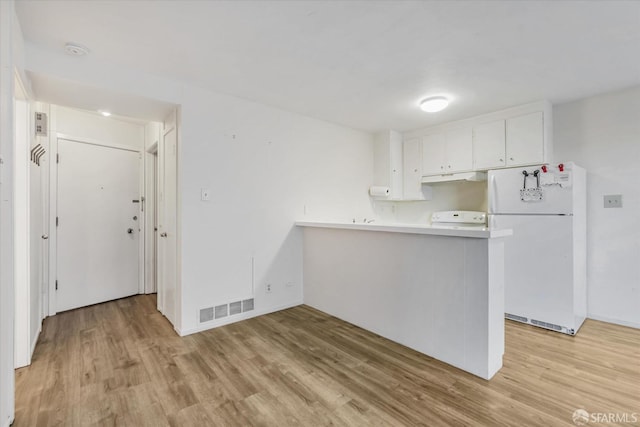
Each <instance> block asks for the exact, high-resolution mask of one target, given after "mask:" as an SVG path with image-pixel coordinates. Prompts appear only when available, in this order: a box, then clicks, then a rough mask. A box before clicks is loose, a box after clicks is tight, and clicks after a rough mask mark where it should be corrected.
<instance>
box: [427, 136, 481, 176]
mask: <svg viewBox="0 0 640 427" xmlns="http://www.w3.org/2000/svg"><path fill="white" fill-rule="evenodd" d="M471 147H472V140H471V128H463V129H452V130H447V131H444V132H439V133H434V134H432V135H426V136H424V137H423V138H422V175H425V176H428V175H442V174H448V173H454V172H463V171H469V170H471V168H472V167H473V161H472V159H473V157H472V149H471Z"/></svg>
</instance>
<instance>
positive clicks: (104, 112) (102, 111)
mask: <svg viewBox="0 0 640 427" xmlns="http://www.w3.org/2000/svg"><path fill="white" fill-rule="evenodd" d="M98 113H100V114H102V115H103V116H105V117H109V116H110V115H111V113H110V112H108V111H104V110H98Z"/></svg>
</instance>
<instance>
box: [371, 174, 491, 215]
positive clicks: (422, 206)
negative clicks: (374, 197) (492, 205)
mask: <svg viewBox="0 0 640 427" xmlns="http://www.w3.org/2000/svg"><path fill="white" fill-rule="evenodd" d="M425 187H430V190H428V189H426V188H425ZM423 193H425V194H430V200H425V201H413V202H388V201H374V202H373V206H374V210H375V213H376V220H377V221H380V222H401V223H409V224H427V223H429V222H430V221H431V214H432V213H433V212H438V211H449V210H467V211H484V212H486V210H487V183H486V181H480V182H466V181H462V182H442V183H438V184H432V185H430V186H427V185H423Z"/></svg>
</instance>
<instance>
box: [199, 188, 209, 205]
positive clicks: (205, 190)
mask: <svg viewBox="0 0 640 427" xmlns="http://www.w3.org/2000/svg"><path fill="white" fill-rule="evenodd" d="M200 199H201V200H202V201H203V202H206V201H208V200H209V199H211V190H209V189H208V188H201V189H200Z"/></svg>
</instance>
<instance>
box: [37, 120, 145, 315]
mask: <svg viewBox="0 0 640 427" xmlns="http://www.w3.org/2000/svg"><path fill="white" fill-rule="evenodd" d="M52 110H53V109H52ZM51 115H52V117H51V118H50V122H51V123H53V119H54V118H53V115H54V113H53V111H52V114H51ZM60 139H64V140H67V141H73V142H77V143H81V144H90V145H98V146H101V147H107V148H113V149H118V150H125V151H131V152H134V153H138V155H139V156H138V157H139V160H138V167H139V171H140V173H139V178H138V190H139V194H140V197H144V194H145V192H144V155H143V154H144V152H143V151H142V150H141V149H135V148H133V147H131V146H127V145H120V144H114V143H111V142H107V141H100V140H96V139H93V138H85V137H82V138H79V137H76V136H73V135H68V134H64V133H60V132H57V133H56V134H55V135H53V136H52V141H51V142H52V143H51V145H50V152H51V157H50V158H51V159H52V161H51V168H50V171H49V174H50V175H49V183H50V184H49V191H50V193H49V194H50V199H49V200H50V209H49V230H50V232H49V292H48V294H49V313H48V315H49V316H53V315H54V314H56V313H57V300H56V280H57V275H58V251H57V247H58V228H57V227H56V217H57V216H58V141H59V140H60ZM53 159H56V161H53ZM63 161H64V160H63ZM141 205H142V203H141ZM144 216H145V215H144V212H140V215H139V217H140V223H139V224H140V236H144V235H145V231H144V230H145V226H146V224H145V218H144ZM144 269H145V262H144V238H143V237H140V238H139V239H138V293H139V294H141V293H144Z"/></svg>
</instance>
